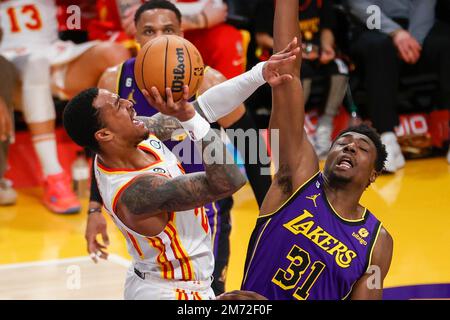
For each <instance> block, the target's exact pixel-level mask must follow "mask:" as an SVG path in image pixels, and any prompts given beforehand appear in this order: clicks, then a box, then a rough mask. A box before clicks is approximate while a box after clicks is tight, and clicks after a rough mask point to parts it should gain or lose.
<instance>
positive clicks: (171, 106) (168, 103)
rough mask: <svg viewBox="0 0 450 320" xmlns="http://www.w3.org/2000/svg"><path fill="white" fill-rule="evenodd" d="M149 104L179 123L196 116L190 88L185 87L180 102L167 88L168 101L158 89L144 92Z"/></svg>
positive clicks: (153, 88)
mask: <svg viewBox="0 0 450 320" xmlns="http://www.w3.org/2000/svg"><path fill="white" fill-rule="evenodd" d="M142 93H143V94H144V96H145V98H146V99H147V102H148V103H149V104H150V105H151V106H153V107H154V108H155V109H156V110H158V111H159V112H161V113H162V114H165V115H168V116H171V117H175V118H177V119H178V120H179V121H183V122H184V121H188V120H190V119H191V118H192V117H193V116H194V115H195V109H194V106H193V105H192V104H191V103H190V102H189V87H188V86H186V85H185V86H183V96H182V97H181V99H180V100H178V101H176V102H175V101H174V100H173V95H172V90H171V89H170V88H166V97H167V98H166V99H165V100H164V98H163V97H162V96H161V94H160V93H159V91H158V89H157V88H156V87H152V88H151V89H150V93H149V92H148V91H147V90H145V89H144V90H142Z"/></svg>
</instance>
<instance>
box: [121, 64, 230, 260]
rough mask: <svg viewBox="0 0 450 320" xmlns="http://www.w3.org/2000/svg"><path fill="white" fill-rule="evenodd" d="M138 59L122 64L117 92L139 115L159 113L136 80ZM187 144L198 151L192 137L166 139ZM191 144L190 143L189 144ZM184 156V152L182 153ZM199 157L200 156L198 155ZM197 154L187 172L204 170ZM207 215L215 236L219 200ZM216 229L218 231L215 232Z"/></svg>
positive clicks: (171, 145)
mask: <svg viewBox="0 0 450 320" xmlns="http://www.w3.org/2000/svg"><path fill="white" fill-rule="evenodd" d="M135 61H136V59H135V58H132V59H128V60H127V61H125V62H124V63H123V64H122V68H121V71H120V75H119V82H118V88H117V93H118V94H119V96H120V97H122V98H123V99H127V100H130V101H133V102H134V103H135V105H134V108H135V110H136V113H137V114H138V115H139V116H144V117H151V116H153V115H155V114H156V113H158V112H159V111H158V110H156V109H155V108H154V107H152V106H151V105H149V104H148V102H147V100H146V99H145V97H144V95H143V94H142V92H141V90H140V89H139V88H138V86H137V84H136V81H135V79H134V63H135ZM180 143H181V144H186V145H185V146H186V148H190V150H192V154H193V153H194V152H198V151H197V149H196V147H195V146H194V144H193V142H192V141H191V139H189V138H186V139H184V140H183V141H170V140H169V141H164V144H165V145H166V146H167V147H168V148H169V149H170V150H172V149H173V148H174V147H175V146H177V145H178V144H180ZM187 144H189V145H187ZM181 156H183V154H181ZM197 158H198V157H197ZM194 160H195V156H194V155H192V157H191V163H185V162H183V163H182V166H183V169H184V170H185V171H186V173H192V172H200V171H204V167H203V164H201V163H199V164H195V163H194ZM204 207H205V211H206V215H207V216H208V220H209V225H210V227H211V230H212V234H213V236H215V235H216V234H218V233H220V232H219V230H218V229H219V228H220V219H221V216H220V205H219V203H218V202H214V203H209V204H207V205H205V206H204ZM215 230H216V231H217V232H215ZM218 238H219V237H218V236H217V237H214V239H213V241H214V255H215V256H217V246H218Z"/></svg>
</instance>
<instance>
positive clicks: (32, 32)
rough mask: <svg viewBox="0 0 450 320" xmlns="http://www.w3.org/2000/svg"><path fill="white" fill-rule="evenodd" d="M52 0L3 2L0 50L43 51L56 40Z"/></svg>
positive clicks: (0, 12) (1, 8) (54, 6)
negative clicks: (36, 49)
mask: <svg viewBox="0 0 450 320" xmlns="http://www.w3.org/2000/svg"><path fill="white" fill-rule="evenodd" d="M56 13H57V8H56V5H55V1H54V0H6V1H2V2H0V26H1V28H2V29H3V40H2V42H1V43H0V50H1V51H3V50H7V49H16V50H20V49H24V50H26V49H28V50H29V49H30V48H35V47H45V46H48V45H50V44H52V43H54V42H55V41H57V40H58V22H57V17H56Z"/></svg>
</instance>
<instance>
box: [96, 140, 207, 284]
mask: <svg viewBox="0 0 450 320" xmlns="http://www.w3.org/2000/svg"><path fill="white" fill-rule="evenodd" d="M139 148H141V150H144V151H146V152H149V153H151V154H153V155H154V156H155V158H156V159H157V161H156V162H154V163H152V164H151V165H149V166H147V167H146V168H143V169H140V170H135V171H132V170H123V169H118V170H114V169H109V168H105V167H104V166H102V165H101V164H100V163H99V162H98V161H97V159H96V160H95V177H96V179H97V183H98V186H99V190H100V194H101V196H102V198H103V203H104V206H105V208H106V209H107V211H108V212H109V214H110V215H111V217H112V218H113V220H114V222H115V224H116V225H117V227H118V228H119V229H120V231H121V232H122V233H123V235H124V236H125V239H126V241H127V246H128V252H129V253H130V255H131V256H132V257H133V260H134V261H133V262H134V265H135V267H136V268H138V269H139V270H140V271H141V272H148V273H151V274H152V275H153V276H156V277H161V278H162V279H170V280H178V281H179V280H185V281H193V280H198V281H204V280H209V279H210V278H211V276H212V273H213V269H214V256H213V252H212V244H211V233H210V230H209V224H208V218H207V216H206V214H205V209H204V208H203V207H202V208H195V209H192V210H187V211H182V212H181V211H180V212H172V213H170V219H169V222H168V224H167V226H166V227H165V229H164V230H163V231H162V232H161V233H160V234H158V235H157V236H154V237H147V236H144V235H141V234H138V233H137V232H135V231H133V230H131V229H130V228H128V227H127V226H126V225H124V224H123V223H122V221H121V220H120V219H119V218H118V217H117V215H116V214H115V206H116V204H117V201H118V199H119V198H120V195H121V194H122V191H123V190H124V189H125V188H126V187H127V185H128V184H129V183H130V182H131V181H132V179H134V178H136V177H138V176H139V175H142V174H158V175H164V176H167V177H170V178H173V177H176V176H179V175H182V174H184V173H183V170H182V167H181V164H180V163H179V162H178V159H177V158H176V157H175V155H173V153H172V152H171V151H170V150H169V149H168V148H166V147H165V145H164V144H163V143H162V142H161V141H160V140H158V139H157V138H156V137H155V136H150V137H149V139H147V140H145V141H143V142H142V143H141V144H140V145H139ZM143 196H145V195H143Z"/></svg>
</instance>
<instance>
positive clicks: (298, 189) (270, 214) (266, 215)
mask: <svg viewBox="0 0 450 320" xmlns="http://www.w3.org/2000/svg"><path fill="white" fill-rule="evenodd" d="M319 173H320V171H317V172H316V173H315V174H314V175H313V176H312V177H311V178H309V179H308V180H306V182H304V183H303V184H302V185H301V186H300V187H298V188H297V190H295V191H294V192H293V193H292V195H291V196H290V197H289V198H287V200H285V201H284V202H283V203H282V204H281V205H280V206H279V207H278V209H276V210H275V211H273V212H271V213H267V214H264V215H261V214H260V215H259V217H258V219H259V218H265V217H269V216H273V215H274V214H276V213H277V212H278V211H280V210H281V209H282V208H283V207H284V205H285V204H286V203H288V202H289V201H290V200H291V199H292V198H293V197H295V196H296V195H297V193H298V192H299V191H300V190H301V189H302V188H303V187H304V186H306V184H308V183H309V182H310V181H311V180H312V179H314V178H315V177H317V175H318V174H319Z"/></svg>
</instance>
